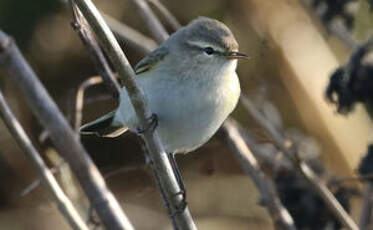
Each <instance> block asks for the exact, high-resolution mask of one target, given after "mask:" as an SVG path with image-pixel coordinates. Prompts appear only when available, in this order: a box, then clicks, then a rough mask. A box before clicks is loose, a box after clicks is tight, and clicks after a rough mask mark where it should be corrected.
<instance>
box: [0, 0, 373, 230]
mask: <svg viewBox="0 0 373 230" xmlns="http://www.w3.org/2000/svg"><path fill="white" fill-rule="evenodd" d="M161 2H162V3H163V4H164V5H165V6H166V7H167V8H168V9H169V10H170V11H171V12H172V13H173V14H174V15H175V16H176V18H177V19H178V20H179V21H180V22H181V24H183V25H186V24H187V23H188V22H189V21H191V20H193V19H195V18H196V17H198V16H207V17H211V18H215V19H218V20H220V21H222V22H224V23H225V24H226V25H227V26H228V27H229V28H231V30H232V31H233V33H234V35H235V36H236V38H237V40H238V42H239V44H240V50H241V51H242V52H244V53H246V54H248V55H249V56H250V57H251V59H250V60H249V61H246V62H240V63H239V65H238V74H239V76H240V80H241V86H242V91H243V93H244V94H245V95H247V96H248V97H249V98H250V99H251V101H253V102H254V104H255V105H256V106H257V108H258V109H259V110H260V111H261V112H262V113H263V115H264V116H265V117H266V118H267V119H268V121H269V122H271V124H272V125H273V126H274V127H276V128H277V129H278V130H279V131H281V132H282V133H283V134H284V135H285V136H286V137H287V138H288V139H289V140H291V141H292V142H293V143H296V144H297V147H298V152H299V153H300V155H301V157H302V158H303V159H304V160H306V161H308V162H310V164H311V165H312V166H313V167H314V169H315V170H316V171H317V172H318V173H319V175H320V178H321V179H322V180H323V181H324V182H325V183H328V185H330V189H331V191H332V192H333V193H335V194H336V196H337V198H339V200H340V201H341V203H342V204H343V205H344V207H345V208H346V209H347V210H348V211H349V212H350V214H351V216H352V217H353V218H354V220H356V221H358V220H359V217H360V212H361V208H362V194H363V191H364V188H365V183H362V181H361V180H359V179H356V177H357V175H358V173H357V169H358V167H359V164H360V161H361V158H362V157H363V156H364V155H365V153H366V152H367V146H368V144H369V143H370V142H371V141H372V134H373V132H372V131H373V129H372V126H371V120H370V118H369V115H368V113H367V112H366V109H365V107H364V104H362V103H360V104H359V103H358V104H357V105H355V106H354V107H353V109H351V112H350V113H349V114H348V115H343V114H339V113H337V109H336V106H335V105H332V104H331V103H328V102H327V100H326V98H325V90H326V88H327V85H328V83H329V78H330V76H331V75H332V74H333V72H334V71H336V69H337V68H338V67H339V66H341V65H343V64H345V63H347V62H348V60H349V58H350V55H351V53H352V52H353V51H354V50H355V48H356V45H358V44H360V42H361V41H364V40H365V39H367V38H369V36H370V35H371V33H372V29H373V20H372V19H373V16H372V12H371V9H372V8H371V7H372V6H371V5H370V2H369V1H366V0H338V1H332V0H330V1H329V0H313V1H312V0H309V1H301V0H276V1H269V0H236V1H229V0H189V1H181V0H173V1H171V0H161ZM94 3H95V4H96V5H97V7H98V8H99V10H100V11H102V12H104V13H105V14H107V15H110V16H112V17H113V18H115V19H117V20H118V21H120V22H122V23H125V24H126V25H128V26H131V27H132V28H134V29H136V30H137V31H139V32H141V33H142V34H144V35H146V36H149V37H151V34H150V33H149V31H148V30H147V28H146V26H145V24H144V22H143V20H142V18H141V17H140V15H139V13H138V11H137V9H136V7H135V5H134V3H133V2H132V1H131V0H105V1H103V0H96V1H94ZM155 12H158V11H157V10H155ZM161 19H163V20H164V18H162V17H161ZM71 21H72V14H71V8H70V7H69V6H68V5H67V4H66V2H64V1H57V0H54V1H50V0H34V1H27V0H18V1H14V0H1V1H0V29H1V30H3V31H5V32H6V33H8V34H9V35H11V36H13V38H14V39H15V40H16V42H17V44H18V46H19V48H20V49H21V51H22V52H23V54H24V55H25V57H26V59H27V60H28V62H29V63H30V65H31V66H32V67H33V69H34V70H35V72H36V73H37V75H38V76H39V78H40V79H41V81H42V82H43V84H44V85H45V87H46V88H47V90H48V92H49V93H50V94H51V95H52V97H53V99H54V100H55V101H56V102H57V104H58V105H59V108H60V109H61V110H62V111H63V113H64V114H65V115H66V117H67V118H68V119H69V121H70V122H71V123H72V124H73V122H74V106H75V96H76V93H77V90H78V88H79V86H80V85H81V84H82V83H83V82H84V81H85V80H87V79H89V78H90V77H92V76H95V75H97V72H96V71H95V68H94V66H93V63H92V62H91V60H90V58H89V56H88V53H87V51H86V50H85V49H84V47H83V46H82V43H81V41H80V40H79V38H78V36H77V34H76V33H75V32H74V30H73V29H72V27H71V26H70V23H71ZM165 25H166V26H167V23H165ZM338 26H342V27H343V28H344V29H345V30H346V31H347V32H348V35H349V36H351V37H352V38H353V39H352V41H351V39H350V40H349V39H346V37H344V39H343V38H342V39H341V36H339V34H338V31H339V30H337V33H336V30H335V28H339V27H338ZM167 29H168V31H169V32H170V33H172V32H173V31H172V28H171V27H167ZM342 37H343V36H342ZM121 46H122V47H123V49H124V51H125V53H126V55H127V57H128V58H129V61H130V63H131V64H132V65H135V64H136V63H137V62H138V61H139V60H141V58H142V57H143V56H144V54H143V53H142V52H139V51H138V50H137V49H136V48H135V47H133V46H131V45H128V44H124V42H121ZM1 71H2V70H1V69H0V89H1V90H2V91H3V92H4V93H5V96H6V98H7V100H8V102H9V104H10V105H11V108H12V109H13V110H14V112H15V113H16V116H17V118H18V119H19V120H20V122H21V123H22V125H23V127H24V128H25V129H26V131H27V133H28V135H29V136H30V137H31V139H32V140H33V143H34V144H35V145H36V146H37V147H38V149H39V150H40V152H41V153H42V154H43V157H44V159H45V160H46V162H47V163H48V165H49V166H50V167H51V168H54V169H56V170H55V171H57V173H56V177H57V178H58V179H59V181H60V182H61V185H62V186H63V188H64V190H65V192H66V193H67V194H68V196H69V197H70V198H71V199H72V201H73V202H74V203H75V204H76V205H77V207H78V209H79V210H80V211H81V212H82V213H85V215H86V210H87V208H88V207H89V205H88V203H87V201H86V200H85V199H84V198H83V195H82V193H81V189H80V188H79V186H77V185H76V183H75V182H74V178H73V176H72V175H71V174H70V172H69V170H68V167H67V166H66V165H63V164H62V165H61V162H63V161H62V159H60V158H59V157H58V154H57V153H56V152H55V150H54V148H53V144H52V143H51V142H50V141H49V140H48V138H47V137H46V135H45V133H43V128H42V126H41V125H40V124H39V123H38V121H37V120H36V119H35V117H33V116H32V114H31V111H30V109H29V108H27V106H26V105H25V103H24V100H23V98H22V97H20V95H19V94H18V92H17V90H16V89H15V85H14V83H12V82H11V81H10V80H9V78H10V77H11V76H7V75H6V74H5V72H1ZM115 106H116V102H115V100H113V99H112V98H111V96H110V93H109V91H108V90H107V89H106V88H105V87H104V86H103V85H101V84H100V85H95V86H92V87H90V88H89V89H88V90H87V92H86V94H85V105H84V110H83V123H85V122H88V121H91V120H93V119H95V118H97V117H99V116H101V115H103V114H105V113H106V112H108V111H110V110H111V109H113V108H115ZM232 116H233V117H234V118H235V119H236V120H237V121H239V123H240V124H241V125H242V127H244V128H245V130H246V131H247V132H248V133H249V134H250V136H251V137H252V138H253V140H254V143H255V145H256V147H258V148H260V149H262V150H263V151H262V152H264V153H268V154H269V156H272V155H273V154H274V155H273V156H277V155H278V154H277V153H278V152H279V150H277V148H275V147H274V146H273V143H272V140H271V138H270V137H269V136H268V135H267V134H266V132H264V131H263V130H262V129H261V127H260V126H259V125H258V124H256V122H255V121H254V120H253V119H252V117H250V115H249V114H248V113H247V112H246V111H245V109H244V108H243V107H242V106H241V105H239V106H238V108H237V109H236V110H235V112H234V114H233V115H232ZM186 122H187V121H186ZM81 141H82V142H83V144H84V146H85V147H86V149H87V151H88V152H89V154H90V155H91V157H92V158H93V160H94V161H95V163H96V164H97V166H98V167H99V169H100V170H101V171H102V173H103V174H104V175H105V176H106V179H107V183H108V185H109V186H110V188H111V189H112V191H113V192H114V194H115V196H116V197H117V199H118V200H119V201H120V203H121V205H122V207H123V209H124V211H125V212H126V214H127V215H128V216H129V218H130V220H131V221H132V223H133V224H134V226H135V228H136V229H140V230H141V229H171V226H170V224H169V220H168V217H167V215H166V211H165V208H164V207H163V203H162V202H163V201H162V199H161V196H160V194H159V191H158V189H157V187H156V185H155V183H154V180H153V175H152V172H151V169H150V168H149V166H147V165H146V163H145V157H144V154H143V151H142V148H141V146H142V143H141V140H139V138H137V137H136V136H135V135H132V134H126V135H123V136H121V137H118V138H114V139H102V138H98V137H93V136H87V137H81ZM271 154H272V155H271ZM276 154H277V155H276ZM265 159H266V158H265V157H263V159H260V160H261V162H262V163H263V167H265V166H267V165H266V164H265V162H266V161H265ZM267 160H268V159H267ZM177 161H178V164H179V166H180V168H181V173H182V176H183V179H184V183H185V184H186V189H187V199H188V203H189V205H190V209H191V212H192V215H193V216H194V218H195V220H196V222H197V225H198V226H199V228H200V229H238V230H239V229H253V228H254V227H255V229H263V230H267V229H274V227H273V223H272V220H271V218H270V216H269V215H268V212H267V210H266V208H265V207H264V206H263V205H262V204H261V199H260V194H259V193H258V191H257V189H256V187H255V186H254V184H253V182H252V181H251V179H250V177H248V176H246V175H245V174H244V173H243V172H242V170H241V167H240V165H239V163H238V162H237V161H236V159H235V157H234V156H233V154H232V152H231V150H230V149H229V147H228V146H227V144H226V143H225V141H224V139H223V138H222V135H220V134H219V133H218V134H217V135H216V136H215V137H214V138H212V140H211V141H209V142H208V143H207V144H206V145H204V146H203V147H202V148H200V149H198V150H196V151H194V152H193V153H190V154H187V155H180V156H177ZM56 167H57V168H56ZM267 167H268V169H266V170H267V171H268V172H267V173H268V174H269V175H270V176H271V177H272V178H273V179H274V181H275V182H276V185H277V186H278V187H277V188H278V190H279V192H280V197H281V198H282V201H283V203H284V204H285V206H286V207H287V208H288V209H289V211H290V213H291V214H292V216H293V218H294V219H295V222H296V225H297V227H298V229H342V227H341V225H340V224H339V223H338V221H337V220H336V219H335V217H334V216H333V215H332V214H331V213H330V212H329V211H328V208H327V207H326V206H325V205H324V203H323V202H322V201H321V199H320V198H319V197H318V196H317V195H316V194H315V193H313V191H312V189H311V188H310V187H309V185H308V184H307V182H305V181H304V180H302V178H301V177H300V176H299V175H297V173H295V172H294V170H289V169H284V168H281V166H279V167H278V168H274V167H273V165H271V164H269V166H267ZM285 168H286V167H285ZM351 178H352V179H351ZM38 182H39V176H38V175H37V174H36V171H35V170H34V168H33V167H32V164H31V163H30V162H29V161H28V160H27V158H26V157H25V155H24V154H23V153H22V152H21V151H20V149H19V148H18V147H17V145H16V144H15V142H14V140H13V138H12V137H11V136H10V134H9V133H8V131H7V129H6V127H5V126H4V125H3V123H1V122H0V229H12V230H13V229H14V230H18V229H30V230H32V229H51V226H53V229H56V230H59V229H61V230H62V229H69V226H68V225H67V224H66V223H65V221H64V219H63V218H62V217H61V215H60V214H59V213H58V210H57V208H56V206H55V204H54V203H53V201H52V199H51V197H50V196H49V194H48V193H47V191H46V189H45V188H44V187H43V185H38ZM84 217H86V216H84ZM92 226H93V225H92ZM97 229H100V226H98V227H97ZM371 229H373V228H371Z"/></svg>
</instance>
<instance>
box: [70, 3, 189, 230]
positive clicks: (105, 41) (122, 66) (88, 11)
mask: <svg viewBox="0 0 373 230" xmlns="http://www.w3.org/2000/svg"><path fill="white" fill-rule="evenodd" d="M75 3H76V4H77V5H78V7H79V9H80V10H81V11H82V13H83V15H84V16H85V18H86V20H87V21H88V22H89V24H90V26H91V28H92V29H93V31H94V32H95V33H96V35H97V38H98V39H99V41H100V44H102V46H103V48H104V50H105V51H106V53H107V54H108V56H109V58H110V59H111V61H112V63H113V65H114V67H115V69H116V70H117V71H118V74H119V77H120V78H121V80H122V82H123V84H124V86H125V87H126V90H127V92H128V95H129V97H130V99H131V102H132V105H133V107H134V109H135V112H136V116H137V119H138V121H139V126H140V127H139V128H141V129H142V130H145V132H144V133H143V138H144V141H145V144H146V146H147V149H148V151H149V156H150V158H151V160H152V163H153V165H154V171H155V174H156V175H157V177H158V178H159V183H160V188H161V191H162V193H163V194H164V199H165V202H166V203H167V206H168V207H169V209H168V211H169V213H170V217H171V218H172V220H173V224H174V226H175V228H178V229H196V226H195V224H194V222H193V219H192V217H191V214H190V211H189V208H188V207H186V208H185V209H184V210H183V211H180V207H182V206H183V203H184V202H183V196H182V195H175V194H180V193H179V192H180V187H179V184H178V182H177V179H176V177H175V175H174V173H173V170H172V168H171V164H170V162H169V159H168V156H167V154H166V153H165V152H164V150H163V147H162V144H161V141H160V139H159V136H158V133H157V130H155V132H152V130H151V129H146V128H145V127H147V126H148V118H149V117H150V116H151V114H152V113H151V111H150V110H149V108H148V106H147V105H146V103H145V97H144V94H143V92H142V91H141V90H140V89H139V88H138V87H137V85H136V81H135V73H134V71H133V69H132V68H131V66H130V64H129V62H128V60H127V58H126V56H125V55H124V53H123V51H122V50H121V48H120V46H119V44H118V43H117V41H116V40H115V37H114V35H113V34H112V33H111V31H110V29H109V27H108V26H107V25H106V23H105V21H104V19H103V18H102V16H101V14H100V13H99V12H98V10H97V9H96V7H95V6H94V4H93V3H92V2H91V1H90V0H75Z"/></svg>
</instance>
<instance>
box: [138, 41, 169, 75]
mask: <svg viewBox="0 0 373 230" xmlns="http://www.w3.org/2000/svg"><path fill="white" fill-rule="evenodd" d="M167 54H168V49H167V48H166V47H160V48H158V49H156V50H154V51H153V52H151V53H150V54H149V55H148V56H146V57H144V58H143V59H142V60H141V61H140V62H139V63H137V65H136V66H135V73H136V74H140V73H143V72H146V71H148V70H150V69H152V68H153V67H154V66H156V65H157V64H158V63H159V62H160V61H162V60H163V59H164V57H165V56H166V55H167Z"/></svg>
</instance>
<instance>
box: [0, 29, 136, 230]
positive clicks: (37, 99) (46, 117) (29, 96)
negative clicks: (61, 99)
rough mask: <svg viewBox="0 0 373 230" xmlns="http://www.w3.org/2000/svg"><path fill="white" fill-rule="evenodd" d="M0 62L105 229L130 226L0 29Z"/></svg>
mask: <svg viewBox="0 0 373 230" xmlns="http://www.w3.org/2000/svg"><path fill="white" fill-rule="evenodd" d="M0 65H1V66H2V68H3V69H4V70H6V71H7V72H8V73H9V75H11V76H12V78H11V79H12V80H13V81H14V82H16V85H17V87H18V90H19V92H20V93H21V95H22V97H23V98H25V100H26V102H27V104H28V105H29V107H30V108H31V110H32V112H33V113H34V114H35V116H36V117H37V118H38V120H39V122H41V124H42V125H43V126H44V127H45V128H46V129H47V130H48V132H49V134H50V137H51V139H52V141H53V142H54V144H55V146H56V148H57V150H58V151H59V153H60V154H61V155H62V156H63V157H64V159H65V160H66V161H67V162H68V163H69V165H70V167H71V169H72V170H73V172H74V173H75V176H76V177H77V179H78V180H79V182H80V184H81V185H82V188H83V190H84V192H85V193H86V194H87V196H88V198H89V200H90V201H91V203H92V204H93V205H94V206H95V209H96V211H97V213H98V215H99V217H100V218H101V220H102V222H103V224H104V225H105V226H106V227H107V228H108V229H133V227H132V224H131V223H130V222H129V220H128V218H127V217H126V216H125V214H124V212H123V211H122V210H121V208H120V206H119V203H118V202H117V201H116V199H115V198H114V196H113V194H112V193H111V192H110V190H109V189H108V188H107V186H106V184H105V181H104V179H103V177H102V176H101V174H100V172H99V171H98V169H97V167H96V166H95V165H94V163H93V161H92V160H91V158H90V157H89V156H88V154H87V152H86V151H85V150H84V148H83V146H82V145H81V144H80V143H79V141H78V139H77V138H76V135H75V133H74V131H73V130H72V129H71V127H70V126H69V124H68V123H67V121H66V119H65V118H64V117H63V115H62V113H61V112H60V111H59V109H58V108H57V105H56V104H55V103H54V102H53V100H52V98H51V97H50V96H49V94H48V93H47V91H46V89H45V88H44V87H43V85H42V84H41V82H40V81H39V79H38V78H37V76H36V75H35V73H34V71H33V70H32V69H31V67H30V66H29V65H28V63H27V62H26V60H25V59H24V57H23V56H22V54H21V52H20V51H19V49H18V47H17V46H16V44H15V42H14V41H13V39H11V38H10V37H9V36H7V35H6V34H4V33H3V32H0Z"/></svg>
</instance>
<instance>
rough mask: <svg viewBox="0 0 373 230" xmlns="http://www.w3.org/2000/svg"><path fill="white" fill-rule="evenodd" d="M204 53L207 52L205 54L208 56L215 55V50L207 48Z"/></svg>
mask: <svg viewBox="0 0 373 230" xmlns="http://www.w3.org/2000/svg"><path fill="white" fill-rule="evenodd" d="M203 51H205V53H206V54H207V55H211V54H213V53H214V49H213V48H211V47H206V48H204V49H203Z"/></svg>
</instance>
